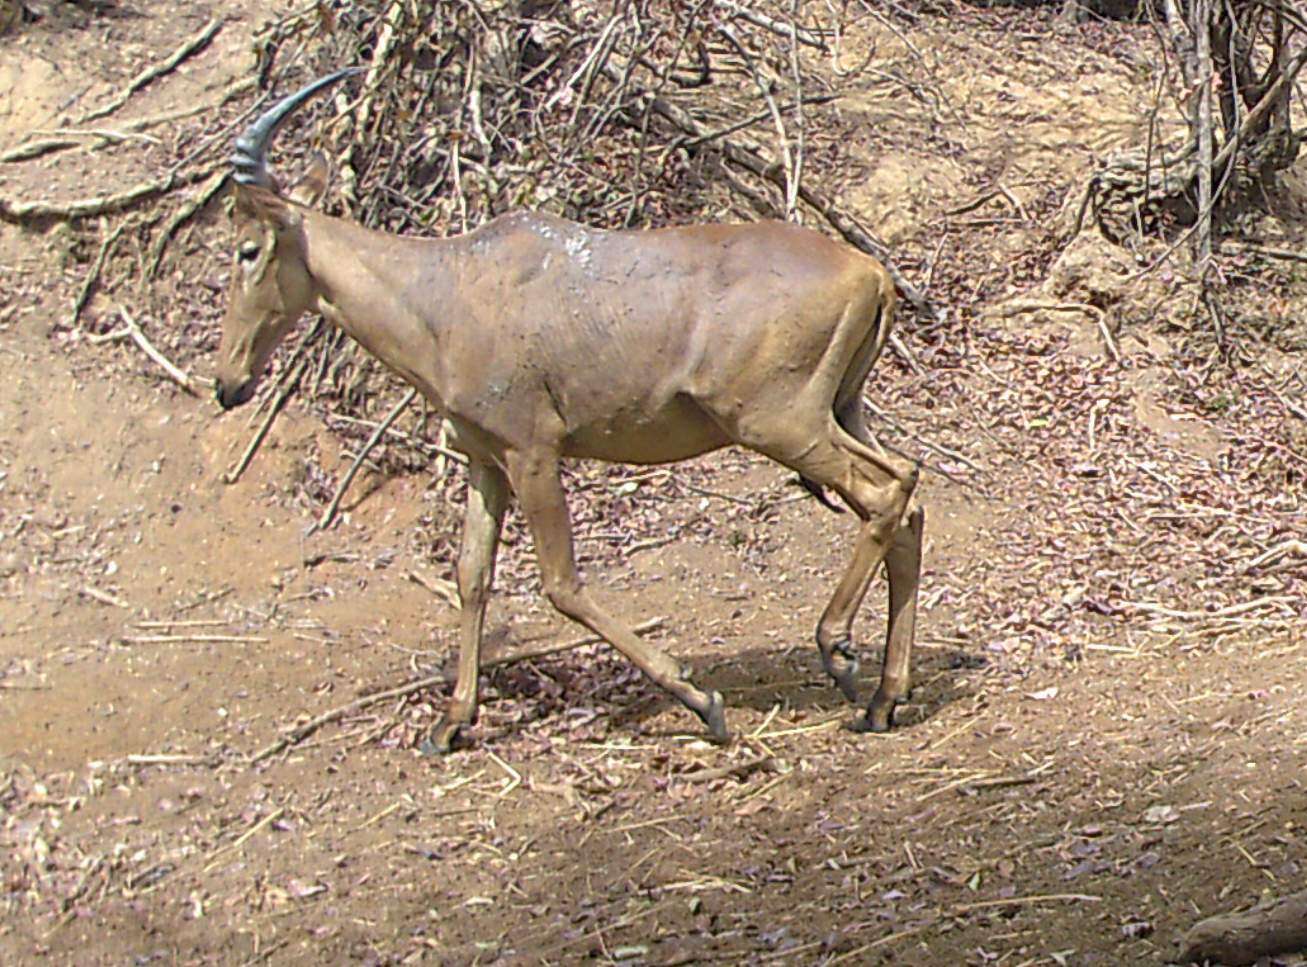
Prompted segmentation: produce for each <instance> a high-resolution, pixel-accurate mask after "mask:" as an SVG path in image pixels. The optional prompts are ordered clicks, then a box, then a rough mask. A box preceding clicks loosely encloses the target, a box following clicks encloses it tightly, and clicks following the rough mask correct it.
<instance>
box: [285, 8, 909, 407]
mask: <svg viewBox="0 0 1307 967" xmlns="http://www.w3.org/2000/svg"><path fill="white" fill-rule="evenodd" d="M819 6H820V12H821V13H822V15H823V19H824V20H825V22H826V24H827V25H826V26H824V27H817V26H814V25H813V24H811V23H809V22H807V20H806V19H805V16H804V15H803V13H804V10H803V8H804V4H802V3H799V2H794V0H790V2H786V0H781V2H778V3H775V4H748V5H745V4H737V3H735V2H734V0H698V2H696V3H690V4H684V3H676V2H668V0H636V2H625V3H619V4H615V5H613V4H604V3H598V2H593V0H499V2H495V3H487V2H484V0H482V2H474V0H459V2H451V3H439V4H413V3H408V2H403V0H391V2H387V3H383V4H371V5H369V4H359V5H349V6H348V7H342V8H341V9H340V10H339V11H338V12H336V13H332V12H330V11H329V10H328V8H326V7H325V6H323V5H319V6H318V7H316V8H314V9H312V10H310V11H306V12H304V13H302V14H301V15H299V16H298V17H294V18H291V19H289V20H286V21H284V22H282V23H280V24H278V25H276V27H274V28H273V29H272V30H271V31H270V32H269V35H268V37H267V41H266V44H265V51H266V53H267V58H268V60H267V65H266V66H268V67H270V66H271V65H273V64H276V63H277V62H278V61H279V60H280V59H281V58H282V57H283V56H285V55H286V54H287V53H288V52H289V51H291V50H293V49H310V50H311V51H312V54H311V56H310V57H308V58H306V60H307V61H308V63H307V64H305V65H304V69H303V70H300V71H297V73H299V74H302V75H303V76H304V77H307V76H310V75H315V74H320V73H325V72H327V71H328V70H331V69H335V68H337V67H339V66H341V65H342V64H351V63H359V62H360V61H361V62H363V63H364V64H365V66H366V67H367V71H366V74H365V76H364V79H363V81H362V84H361V87H360V89H359V93H358V94H357V95H356V99H355V100H353V101H351V99H350V95H349V94H346V93H341V94H340V95H338V97H337V100H336V104H335V106H334V108H330V107H329V108H325V109H323V110H322V112H320V114H319V117H318V118H316V119H315V118H313V117H312V116H311V115H310V116H309V117H308V118H307V119H306V121H305V124H306V125H307V128H306V130H311V131H315V132H319V133H320V135H321V137H322V138H323V139H324V141H325V145H324V146H325V147H326V148H327V150H328V152H329V153H330V154H333V155H334V156H335V157H336V158H337V160H338V166H339V169H340V174H341V182H342V199H343V204H344V205H345V207H346V208H347V209H348V210H349V213H350V214H351V215H352V216H353V217H356V218H359V219H360V220H362V221H363V222H364V223H366V224H369V225H373V226H376V227H381V228H386V229H389V230H391V231H400V232H414V233H429V232H447V231H451V230H457V231H463V230H467V229H469V228H472V227H475V226H476V225H478V224H481V223H483V222H484V221H486V220H487V219H489V218H490V217H493V216H494V215H496V214H499V213H501V212H504V211H507V210H510V209H513V208H516V207H521V206H527V207H532V208H536V209H541V210H548V211H552V212H554V213H556V214H559V215H563V216H565V217H570V218H574V219H578V220H584V221H585V222H587V223H589V224H591V225H597V226H604V227H614V228H615V227H629V226H651V225H658V224H663V223H667V222H684V221H691V220H695V219H723V218H727V219H729V218H732V217H739V218H746V219H754V218H757V217H759V216H766V217H777V218H791V219H794V218H806V219H808V220H810V221H812V220H815V221H819V222H824V223H825V227H827V228H828V229H833V230H834V231H835V232H837V233H840V234H842V235H843V236H844V237H845V238H846V239H847V240H849V241H850V242H852V243H853V244H855V245H858V246H859V247H861V248H863V249H864V250H866V251H869V252H871V253H873V254H876V255H878V256H881V257H882V258H883V257H884V254H885V253H884V252H883V250H882V248H881V246H879V245H878V244H877V243H876V241H875V240H874V239H873V238H872V236H871V235H870V233H869V232H868V231H867V230H866V229H865V228H864V227H863V226H861V225H860V224H859V223H858V222H857V220H856V219H855V218H854V217H853V216H852V215H851V214H849V213H848V212H845V211H843V210H841V209H840V208H838V207H837V206H836V205H834V204H833V203H832V202H831V201H830V200H829V199H828V197H827V196H826V195H825V194H823V193H822V192H821V191H819V190H818V189H817V188H816V187H814V185H813V179H812V178H811V176H810V175H809V171H810V170H811V169H812V168H814V167H817V166H818V165H819V166H820V167H822V168H823V169H826V170H830V169H831V168H832V167H835V166H832V165H831V164H830V162H831V160H832V159H833V158H836V157H838V152H839V150H840V141H841V129H840V122H839V119H838V115H836V114H834V113H833V112H830V111H825V112H824V111H823V110H822V108H823V106H825V105H830V104H831V103H832V102H833V101H834V100H835V98H836V95H837V91H836V90H835V89H834V88H833V86H832V82H833V80H834V81H836V82H837V81H838V80H839V79H840V78H841V77H842V76H843V77H847V76H848V72H841V71H840V70H839V69H838V66H837V70H836V71H835V72H834V73H832V72H830V71H827V70H823V71H817V70H815V69H813V68H814V64H815V62H816V59H818V58H823V59H824V58H828V57H832V56H833V57H834V58H835V59H836V64H837V65H838V64H839V62H840V61H841V60H843V59H844V58H842V57H841V51H840V49H839V48H840V43H841V37H842V25H843V16H842V15H840V13H839V12H838V11H832V10H831V9H829V8H828V7H826V6H825V5H817V4H807V8H808V9H809V10H812V9H814V8H818V7H819ZM846 13H847V12H846ZM863 15H866V14H865V11H863ZM832 24H833V26H831V25H832ZM869 60H870V58H867V59H864V60H863V66H864V67H865V66H866V64H867V63H868V62H869ZM331 112H334V116H333V117H332V119H331V120H330V121H327V122H325V123H324V122H323V120H322V118H321V113H331ZM286 140H287V141H288V142H289V141H293V140H294V139H293V138H287V139H286ZM814 161H815V162H817V164H814ZM836 170H838V169H837V168H836ZM912 295H915V293H912ZM916 301H917V303H918V304H919V305H920V306H923V307H924V306H925V302H924V300H923V299H921V298H920V297H918V298H917V300H916ZM328 338H331V339H332V340H335V341H337V342H339V341H340V340H343V337H342V336H340V335H337V334H333V335H332V336H331V337H328ZM332 351H333V352H342V353H353V350H352V349H348V348H347V347H346V345H345V344H344V343H343V342H339V344H338V345H336V344H333V346H332ZM354 364H355V365H356V366H357V367H358V369H359V372H361V373H362V372H371V371H373V370H374V369H375V366H374V364H372V363H370V362H368V361H366V360H364V359H363V358H362V356H361V355H359V356H357V357H356V358H355V360H354ZM369 382H370V381H368V380H353V381H347V385H348V386H349V393H347V394H346V395H347V396H349V397H358V396H360V395H365V394H368V393H370V390H371V388H370V387H369V385H368V383H369ZM358 401H359V400H358V399H357V398H354V399H349V400H347V402H354V403H357V402H358Z"/></svg>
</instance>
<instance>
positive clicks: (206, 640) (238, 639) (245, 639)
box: [118, 635, 268, 645]
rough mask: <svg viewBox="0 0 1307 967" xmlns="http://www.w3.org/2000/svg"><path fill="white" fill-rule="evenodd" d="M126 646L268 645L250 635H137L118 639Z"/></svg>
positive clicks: (263, 639)
mask: <svg viewBox="0 0 1307 967" xmlns="http://www.w3.org/2000/svg"><path fill="white" fill-rule="evenodd" d="M118 640H119V641H121V642H122V643H123V644H125V645H181V644H195V643H199V644H242V645H248V644H267V641H268V639H267V638H258V637H254V636H250V635H136V636H132V637H124V638H120V639H118Z"/></svg>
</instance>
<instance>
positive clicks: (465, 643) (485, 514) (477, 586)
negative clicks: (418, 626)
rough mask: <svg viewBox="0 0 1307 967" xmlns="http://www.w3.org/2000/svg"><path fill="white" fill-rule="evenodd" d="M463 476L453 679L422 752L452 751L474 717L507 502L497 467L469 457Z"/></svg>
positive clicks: (506, 483) (501, 477)
mask: <svg viewBox="0 0 1307 967" xmlns="http://www.w3.org/2000/svg"><path fill="white" fill-rule="evenodd" d="M467 479H468V488H467V508H466V511H465V516H464V519H463V543H462V547H461V548H460V550H459V554H458V596H459V598H460V603H461V608H460V611H459V651H458V682H457V684H456V685H455V686H454V697H453V699H452V700H451V701H450V703H449V710H448V711H447V712H445V717H444V718H443V719H441V721H440V723H439V724H438V725H436V727H435V728H434V729H432V731H431V736H430V738H428V739H427V740H426V741H425V742H423V743H422V746H421V749H422V751H423V752H424V753H426V754H428V755H432V754H437V753H446V752H451V751H453V749H454V744H455V743H456V742H457V741H458V737H459V732H460V731H461V730H462V728H463V727H464V726H465V725H471V724H472V723H473V722H475V721H476V717H477V689H478V685H479V682H478V673H479V671H480V667H481V632H482V627H483V625H484V623H485V613H486V601H487V599H488V598H489V597H490V588H491V585H492V584H493V583H494V578H495V551H496V549H497V548H498V546H499V531H500V527H501V526H502V524H503V520H504V509H505V507H507V505H508V494H509V489H508V480H507V479H506V478H505V477H504V474H503V471H501V470H500V469H499V468H498V467H495V466H492V465H491V464H488V463H484V462H482V461H479V460H473V461H471V462H470V463H469V464H468V471H467Z"/></svg>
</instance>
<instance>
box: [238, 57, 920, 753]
mask: <svg viewBox="0 0 1307 967" xmlns="http://www.w3.org/2000/svg"><path fill="white" fill-rule="evenodd" d="M348 73H350V71H340V72H337V73H335V74H332V75H330V76H327V77H324V78H321V79H319V80H318V81H316V82H314V83H313V84H310V85H308V86H307V87H305V88H303V89H302V90H300V91H298V92H297V93H295V94H292V95H291V96H289V97H287V98H285V99H284V100H282V101H280V102H279V103H278V104H276V105H275V106H274V107H272V108H271V109H270V110H269V111H268V112H267V113H265V114H264V115H262V116H261V117H260V118H259V119H258V120H256V121H255V122H254V123H253V124H252V125H251V126H250V127H249V128H248V129H247V130H246V131H245V132H244V133H243V134H242V135H241V136H240V138H238V139H237V142H236V154H235V156H234V158H233V164H234V168H235V171H234V181H235V188H234V191H235V204H234V209H233V212H234V214H233V218H234V223H235V230H236V257H235V262H234V265H233V269H232V278H231V290H230V295H229V303H228V306H227V312H226V316H225V318H224V320H223V331H222V345H221V347H220V349H219V357H220V358H219V363H218V378H217V395H218V401H219V403H221V404H222V406H223V407H224V408H230V407H233V406H236V405H238V404H240V403H242V402H244V401H246V400H248V399H249V398H250V396H251V394H252V392H253V388H254V385H255V382H256V380H257V379H258V378H259V375H260V373H261V372H262V371H263V369H264V367H265V365H266V364H267V362H268V357H269V355H270V354H271V353H272V351H273V349H274V348H275V346H276V345H277V343H278V341H279V340H280V339H281V338H282V337H283V336H284V335H285V333H286V331H287V330H288V329H289V328H290V327H291V325H292V324H293V323H294V322H295V321H296V320H297V319H298V318H299V317H300V316H301V315H302V314H303V313H304V312H305V311H307V310H317V311H319V312H321V313H322V315H323V316H324V317H325V318H326V319H327V320H328V321H330V322H331V323H334V324H335V325H338V326H340V327H341V328H342V329H343V330H345V332H347V333H348V334H349V335H350V336H352V337H353V338H354V339H356V340H357V341H358V342H359V343H360V344H362V346H363V347H364V348H365V349H366V350H367V351H368V352H370V353H372V354H373V355H374V356H376V357H377V358H378V359H380V360H381V361H382V362H383V363H385V364H386V365H387V366H388V367H390V369H392V370H393V371H394V372H396V373H397V374H399V375H400V376H401V377H403V378H404V379H405V380H407V381H408V382H409V383H411V384H412V385H413V386H415V387H416V388H417V389H418V390H419V391H420V392H422V393H423V394H424V395H425V396H426V397H427V398H428V399H430V400H431V401H432V403H433V404H435V406H437V407H438V408H439V409H440V411H441V412H442V413H443V414H444V416H445V418H446V420H447V425H448V426H449V427H450V429H451V437H450V445H451V446H452V447H454V448H456V449H457V450H459V451H461V452H463V453H465V454H467V457H468V480H469V484H470V486H469V488H468V498H467V508H466V518H465V521H464V525H463V539H462V548H461V550H460V552H459V558H458V589H459V594H460V597H461V599H462V609H461V627H460V642H461V652H460V655H459V662H458V682H457V684H456V686H455V689H454V695H453V700H452V702H451V704H450V707H449V710H448V711H447V713H446V714H445V717H444V719H443V720H442V721H441V722H440V723H439V724H438V725H437V726H436V727H435V728H434V729H433V731H432V734H431V745H432V746H434V748H435V749H437V750H439V751H448V750H450V749H451V748H452V747H453V745H454V742H455V740H456V738H457V737H458V734H459V731H460V729H462V728H463V727H464V726H466V725H469V724H471V723H472V722H473V721H475V719H476V714H477V675H478V665H479V658H480V649H481V636H482V621H483V617H484V614H485V606H486V599H487V596H488V594H489V591H490V586H491V582H492V580H493V575H494V564H495V549H496V546H497V543H498V540H499V532H500V524H501V521H502V519H503V514H504V509H505V505H506V503H507V501H508V499H509V495H510V493H511V494H513V495H516V497H517V499H518V501H519V502H520V504H521V507H522V511H523V513H524V515H525V516H526V519H527V521H528V522H529V525H530V528H531V532H532V536H533V537H534V540H535V545H536V553H537V556H538V559H539V565H540V571H541V575H542V578H543V582H544V589H545V593H546V594H547V595H548V597H549V600H550V601H551V602H552V603H553V605H554V606H555V607H556V608H557V609H558V610H559V611H560V612H562V613H563V614H565V615H567V616H568V617H569V618H572V619H574V620H575V621H578V622H580V623H581V624H582V625H584V626H585V627H587V628H589V629H590V630H591V631H592V632H594V633H595V634H597V635H599V636H601V637H602V638H604V639H605V640H607V641H608V642H609V643H610V644H611V645H612V646H613V647H614V648H616V649H617V650H618V651H620V652H621V653H622V654H624V655H625V656H626V657H627V658H629V659H630V660H631V661H632V662H634V663H635V664H636V665H637V666H638V667H639V668H640V669H641V670H642V671H643V672H644V673H645V674H646V675H648V676H649V677H650V678H651V679H653V680H654V681H655V682H656V683H658V684H659V685H661V686H662V687H663V688H664V689H666V690H667V691H669V692H670V693H671V694H672V695H674V696H676V698H678V699H679V700H680V701H681V702H682V703H684V704H685V705H686V706H687V707H688V708H690V709H691V710H692V711H693V712H694V713H695V714H696V715H698V716H699V718H701V719H702V720H703V721H704V723H705V724H706V725H707V727H708V730H709V732H710V733H711V734H712V736H713V737H714V738H715V739H717V740H721V741H724V740H726V739H727V738H728V735H729V733H728V732H727V729H726V718H725V712H724V705H723V702H722V697H721V695H720V693H718V692H716V691H704V690H703V689H700V688H698V687H697V686H696V685H695V684H694V683H693V682H692V681H691V680H690V673H689V670H688V669H687V668H686V667H684V666H682V665H681V664H680V663H679V662H677V661H675V660H674V659H673V658H672V657H671V656H669V655H668V654H666V653H665V652H663V651H661V650H660V649H658V648H656V647H655V646H653V645H651V644H649V643H648V642H646V641H643V640H641V639H640V638H639V637H638V636H637V635H635V634H634V633H633V632H632V631H631V630H630V629H629V628H628V627H627V626H626V625H625V624H623V623H622V622H620V621H618V620H617V619H616V618H614V617H613V616H612V615H610V614H609V613H608V612H607V611H605V610H604V609H603V608H601V607H600V606H599V605H598V604H597V603H596V602H595V600H594V599H593V598H592V597H591V595H590V592H589V591H588V590H587V589H586V586H585V584H584V582H583V581H582V579H581V576H580V575H579V574H578V572H577V567H576V561H575V559H574V556H573V550H572V528H571V522H570V519H569V517H568V510H567V503H566V498H565V495H564V492H563V488H562V485H561V482H560V479H559V463H560V460H561V459H562V458H563V457H589V458H595V459H599V460H608V461H616V462H624V463H640V464H653V463H668V462H672V461H677V460H685V459H688V458H690V457H694V456H697V455H699V454H702V453H706V452H708V451H710V450H715V449H718V448H720V447H724V446H728V445H730V444H739V445H741V446H744V447H748V448H749V449H751V450H756V451H757V452H759V453H762V454H765V455H766V456H768V457H771V458H772V459H773V460H775V461H777V462H778V463H781V464H783V465H785V466H786V467H789V468H791V469H793V470H795V471H797V472H798V473H799V474H800V477H801V479H803V480H804V482H805V483H806V484H807V485H808V486H809V488H810V489H813V490H815V491H817V492H820V488H821V487H826V488H830V489H831V490H834V491H835V493H837V494H838V495H839V496H840V497H841V498H842V499H843V501H844V502H845V503H846V504H848V506H849V507H850V508H852V509H853V511H854V512H855V513H856V514H857V516H858V517H859V518H860V519H861V521H862V524H861V529H860V530H859V532H858V535H857V539H856V541H855V543H854V550H853V561H852V563H851V564H850V565H849V567H848V570H847V571H846V572H845V574H844V577H843V578H842V579H841V580H840V582H839V585H838V586H837V587H836V589H835V593H834V595H833V596H832V598H831V600H830V603H829V605H827V607H826V610H825V612H824V613H823V614H822V616H821V620H820V622H819V623H818V625H817V645H818V648H819V650H820V654H821V660H822V664H823V666H824V667H825V669H826V671H827V673H829V675H830V676H831V677H832V678H833V679H834V680H835V682H836V683H837V684H838V685H839V687H840V688H841V689H842V690H843V692H844V694H845V695H846V696H847V697H848V698H849V700H850V701H856V689H855V678H856V674H857V669H858V662H857V659H856V657H855V656H854V653H853V650H852V647H851V642H852V626H853V619H854V615H855V613H856V612H857V610H858V606H859V605H860V604H861V602H862V598H863V595H864V594H865V593H866V590H867V586H868V585H869V584H870V582H871V579H872V576H873V574H874V572H875V570H876V568H877V566H878V565H879V564H880V563H881V562H882V561H884V562H885V564H886V570H887V572H888V579H889V627H888V633H887V636H886V646H885V661H884V667H883V669H882V674H881V680H880V688H879V689H878V690H877V692H876V694H875V696H874V697H873V698H872V700H871V702H870V704H869V705H868V707H867V709H866V712H865V714H864V715H863V716H862V717H861V718H860V719H858V720H856V721H855V722H854V723H853V725H852V727H853V728H854V729H856V730H858V731H883V730H885V729H888V728H889V727H890V725H891V720H892V716H893V711H894V706H895V705H896V704H897V703H898V702H900V701H901V700H902V699H903V698H904V697H905V696H906V694H907V690H908V687H909V658H910V652H911V648H912V638H913V628H914V625H915V615H916V599H917V583H918V577H919V573H920V566H921V535H922V522H923V515H922V511H921V509H920V507H919V506H917V505H916V503H915V502H914V501H913V499H912V495H913V490H914V488H915V487H916V483H917V470H916V468H915V467H914V466H912V465H911V464H909V463H907V462H906V461H903V460H899V459H897V458H895V457H892V456H888V455H885V454H884V453H881V452H879V451H878V448H876V447H875V446H873V445H872V441H871V437H870V434H869V433H868V432H867V431H866V429H865V427H864V423H863V414H862V387H863V383H864V381H865V380H866V377H867V374H868V372H869V371H870V369H871V366H872V364H873V363H874V362H875V361H876V358H877V356H878V355H879V354H880V352H881V349H882V348H883V347H884V345H885V341H886V338H887V337H888V335H889V331H890V326H891V322H892V318H893V312H894V304H895V295H894V287H893V284H892V283H891V281H890V278H889V275H888V274H887V273H886V271H885V269H884V267H883V266H882V265H881V264H880V263H878V262H877V261H875V260H874V259H871V258H869V257H867V256H865V255H863V254H862V253H860V252H857V251H855V250H854V249H852V248H849V247H847V246H845V245H842V244H839V243H836V242H834V241H832V240H830V239H828V238H826V237H825V236H823V235H821V234H818V233H817V232H814V231H810V230H807V229H804V228H800V227H797V226H794V225H789V224H785V223H781V222H760V223H758V224H749V225H697V226H688V227H683V228H665V229H658V230H647V231H600V230H596V229H591V228H587V227H585V226H582V225H577V224H574V223H572V222H569V221H565V220H563V219H561V218H557V217H554V216H552V215H544V214H536V213H531V212H522V211H519V212H514V213H511V214H507V215H503V216H501V217H499V218H496V219H494V220H493V221H491V222H489V223H488V224H486V225H483V226H482V227H480V228H478V229H476V230H475V231H472V232H468V233H467V234H464V235H460V236H457V237H454V238H445V239H429V238H408V237H398V236H394V235H389V234H384V233H381V232H376V231H371V230H369V229H366V228H363V227H362V226H360V225H357V224H354V223H352V222H349V221H344V220H342V219H339V218H333V217H329V216H327V215H325V214H322V213H320V212H318V211H316V210H314V209H313V208H312V207H310V206H311V205H313V203H314V202H315V201H316V197H317V196H320V194H321V192H322V189H323V188H324V187H325V175H324V173H322V172H318V173H315V174H314V175H311V176H310V177H309V178H307V179H306V180H305V182H302V183H301V185H299V186H297V187H296V188H295V189H292V190H290V191H289V192H286V193H283V192H282V191H281V190H280V188H279V187H278V185H277V182H276V181H275V179H274V178H273V177H272V175H271V174H270V173H269V171H268V170H267V165H266V162H265V153H266V151H267V147H268V144H269V142H270V140H271V139H272V136H273V135H274V133H275V131H276V129H277V127H278V125H279V124H280V123H281V122H282V121H283V120H284V119H285V118H286V117H287V116H288V115H289V114H290V113H291V112H292V111H293V110H294V109H295V108H296V107H297V106H299V105H300V104H301V103H302V102H304V101H305V100H306V99H307V98H308V97H309V96H310V95H311V94H313V93H314V92H315V91H317V90H319V89H320V88H322V87H324V86H326V85H327V84H330V83H332V82H334V81H337V80H339V79H340V78H341V77H343V76H345V75H346V74H348Z"/></svg>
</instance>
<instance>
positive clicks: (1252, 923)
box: [1179, 891, 1307, 967]
mask: <svg viewBox="0 0 1307 967" xmlns="http://www.w3.org/2000/svg"><path fill="white" fill-rule="evenodd" d="M1180 942H1181V944H1182V947H1183V952H1182V953H1181V954H1180V958H1179V959H1180V962H1181V963H1186V964H1187V963H1220V964H1227V965H1230V967H1237V965H1242V964H1251V963H1255V962H1256V961H1258V960H1260V959H1261V958H1262V957H1269V956H1274V955H1275V954H1287V953H1294V952H1297V951H1301V950H1307V891H1302V892H1299V893H1291V894H1289V895H1288V896H1284V897H1280V898H1279V899H1276V900H1269V901H1266V902H1264V903H1261V904H1259V905H1258V906H1256V907H1254V908H1253V909H1251V910H1247V911H1245V912H1243V913H1223V914H1221V915H1219V916H1214V917H1208V918H1207V919H1206V920H1200V921H1198V923H1196V924H1194V925H1193V926H1192V927H1190V928H1189V930H1188V931H1187V932H1186V933H1185V935H1184V936H1183V937H1182V938H1181V940H1180Z"/></svg>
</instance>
